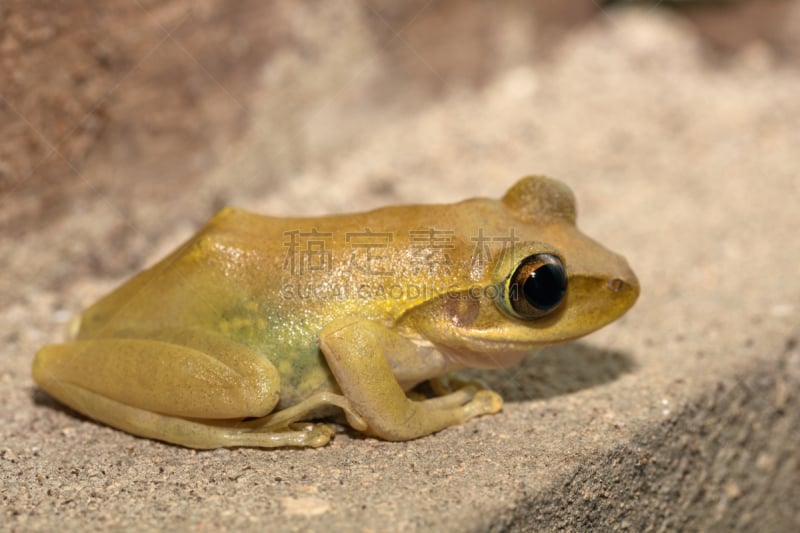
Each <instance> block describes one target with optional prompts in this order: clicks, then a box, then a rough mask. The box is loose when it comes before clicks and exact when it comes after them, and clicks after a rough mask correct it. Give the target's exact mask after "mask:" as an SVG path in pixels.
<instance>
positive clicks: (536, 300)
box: [522, 263, 567, 311]
mask: <svg viewBox="0 0 800 533" xmlns="http://www.w3.org/2000/svg"><path fill="white" fill-rule="evenodd" d="M522 292H523V293H524V294H525V299H526V300H528V303H529V304H531V306H532V307H534V308H536V309H538V310H540V311H550V310H551V309H553V308H555V307H557V306H558V304H560V303H561V300H563V299H564V294H565V293H566V292H567V278H566V276H565V274H564V269H563V268H560V267H559V266H558V265H554V264H551V263H545V264H543V265H542V266H540V267H539V268H537V269H536V270H534V271H533V272H531V274H530V276H528V279H526V280H525V282H524V283H523V285H522Z"/></svg>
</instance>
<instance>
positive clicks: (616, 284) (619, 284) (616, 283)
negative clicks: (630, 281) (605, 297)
mask: <svg viewBox="0 0 800 533" xmlns="http://www.w3.org/2000/svg"><path fill="white" fill-rule="evenodd" d="M624 286H625V282H624V281H622V280H621V279H619V278H612V279H610V280H608V288H609V290H611V291H612V292H619V291H621V290H622V288H623V287H624Z"/></svg>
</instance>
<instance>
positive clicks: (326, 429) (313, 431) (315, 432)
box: [290, 423, 336, 448]
mask: <svg viewBox="0 0 800 533" xmlns="http://www.w3.org/2000/svg"><path fill="white" fill-rule="evenodd" d="M290 427H291V428H292V429H293V430H296V431H299V432H301V433H305V436H304V443H303V445H304V446H310V447H311V448H318V447H320V446H325V445H326V444H328V442H330V440H331V439H332V438H333V436H334V435H336V430H335V429H333V427H331V426H329V425H328V424H311V423H299V424H291V425H290Z"/></svg>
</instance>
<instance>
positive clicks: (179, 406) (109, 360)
mask: <svg viewBox="0 0 800 533" xmlns="http://www.w3.org/2000/svg"><path fill="white" fill-rule="evenodd" d="M187 335H188V336H186V335H184V336H183V337H182V338H181V344H173V343H170V342H164V341H161V340H152V339H95V340H79V341H72V342H67V343H64V344H58V345H50V346H45V347H44V348H42V349H41V350H40V351H39V353H37V355H36V359H35V361H34V365H33V376H34V379H35V381H36V382H37V383H38V384H39V385H40V386H41V387H42V388H43V389H44V390H45V391H47V392H48V393H49V394H51V395H52V396H54V397H55V398H57V399H58V400H60V401H61V402H63V403H65V404H67V405H69V406H70V407H72V408H74V409H76V410H77V411H79V412H81V413H84V414H86V415H87V416H89V417H91V418H93V419H96V420H99V421H101V422H104V423H106V424H108V425H110V426H113V427H117V428H119V429H122V430H125V431H128V432H130V433H133V434H135V435H139V436H142V437H148V438H153V439H158V440H163V441H167V442H171V443H175V444H180V445H183V446H188V447H192V448H219V447H226V446H259V447H277V446H321V445H323V444H325V443H326V442H328V440H330V438H331V436H332V435H333V431H332V430H331V429H330V428H329V427H327V426H324V425H321V424H319V425H316V426H310V427H306V428H304V429H300V430H297V429H294V428H291V427H289V424H288V423H286V424H283V425H281V426H280V428H278V427H277V426H276V427H275V428H274V430H270V431H257V432H254V431H252V430H251V429H250V428H248V427H246V425H242V424H240V423H239V420H240V419H242V418H248V417H266V415H268V414H269V413H270V412H271V411H272V410H273V409H274V408H275V406H276V405H277V402H278V394H279V390H280V380H279V377H278V374H277V371H276V370H275V368H274V367H273V365H272V364H271V363H270V362H269V361H268V360H266V359H265V358H264V357H261V356H260V355H258V354H257V353H255V352H253V351H252V350H249V349H248V348H246V347H244V346H242V345H240V344H238V343H234V342H232V341H228V340H226V339H221V338H217V337H211V338H208V337H206V338H203V339H202V340H201V339H199V338H194V337H192V336H191V334H187ZM190 346H195V347H197V348H199V347H201V346H202V351H201V350H200V349H197V348H193V347H190ZM212 354H213V355H212ZM267 418H268V417H267Z"/></svg>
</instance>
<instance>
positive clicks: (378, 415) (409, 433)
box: [320, 319, 502, 440]
mask: <svg viewBox="0 0 800 533" xmlns="http://www.w3.org/2000/svg"><path fill="white" fill-rule="evenodd" d="M320 346H321V347H322V351H323V353H324V354H325V357H326V359H327V361H328V365H329V366H330V368H331V371H332V372H333V374H334V376H335V377H336V381H337V382H338V384H339V387H340V388H341V390H342V392H343V393H344V396H345V397H346V398H347V399H348V401H349V402H350V404H351V406H352V408H353V409H354V411H356V412H357V413H358V414H359V415H360V416H361V417H363V418H364V419H365V420H366V422H367V424H368V425H369V428H368V430H367V432H368V433H371V434H374V435H377V436H379V437H381V438H384V439H388V440H408V439H414V438H417V437H421V436H424V435H429V434H431V433H434V432H436V431H439V430H441V429H444V428H446V427H448V426H452V425H455V424H459V423H462V422H464V421H466V420H469V419H470V418H472V417H475V416H478V415H481V414H487V413H495V412H497V411H499V410H500V408H501V407H502V399H501V398H500V397H499V396H498V395H497V394H496V393H494V392H492V391H487V390H483V391H477V392H476V391H475V390H474V389H472V388H468V389H465V390H461V391H456V392H454V393H453V394H452V395H451V396H446V397H442V398H435V399H431V400H423V401H413V400H410V399H409V398H408V397H407V396H406V394H405V392H404V391H403V389H402V388H401V387H400V384H399V383H398V382H397V379H396V378H395V376H394V374H393V373H392V370H391V367H390V365H389V362H388V360H387V358H386V352H387V351H388V350H408V351H414V350H416V347H415V346H414V345H413V344H412V343H411V342H410V341H408V340H406V339H405V338H403V337H401V336H400V335H397V334H396V333H394V332H393V331H391V330H390V329H388V328H386V327H384V326H382V325H380V324H377V323H374V322H370V321H366V320H359V319H341V320H337V321H334V322H332V323H331V324H329V325H328V326H326V327H325V328H324V329H323V330H322V332H321V333H320Z"/></svg>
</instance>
